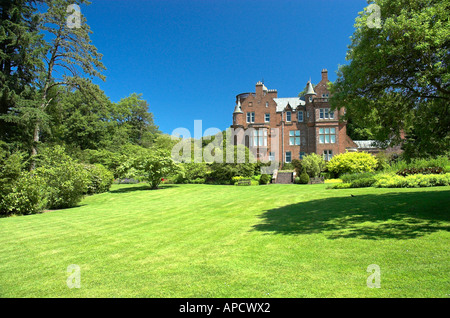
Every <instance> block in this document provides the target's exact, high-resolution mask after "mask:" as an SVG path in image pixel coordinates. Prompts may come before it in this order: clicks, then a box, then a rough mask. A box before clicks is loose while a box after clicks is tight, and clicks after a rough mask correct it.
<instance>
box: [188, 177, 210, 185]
mask: <svg viewBox="0 0 450 318" xmlns="http://www.w3.org/2000/svg"><path fill="white" fill-rule="evenodd" d="M205 182H206V179H205V178H195V179H193V180H191V181H190V183H192V184H204V183H205Z"/></svg>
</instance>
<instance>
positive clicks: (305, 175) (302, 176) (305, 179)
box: [299, 170, 310, 184]
mask: <svg viewBox="0 0 450 318" xmlns="http://www.w3.org/2000/svg"><path fill="white" fill-rule="evenodd" d="M299 178H300V180H299V184H308V183H309V181H310V179H309V175H308V173H306V170H303V172H302V173H301V174H300V177H299Z"/></svg>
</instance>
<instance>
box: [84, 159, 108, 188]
mask: <svg viewBox="0 0 450 318" xmlns="http://www.w3.org/2000/svg"><path fill="white" fill-rule="evenodd" d="M84 168H85V170H86V171H87V173H88V183H87V187H86V191H85V193H86V194H96V193H103V192H108V191H109V189H110V188H111V185H112V183H113V182H114V174H113V173H112V172H110V171H109V170H108V169H106V168H105V167H104V166H102V165H101V164H95V165H85V166H84Z"/></svg>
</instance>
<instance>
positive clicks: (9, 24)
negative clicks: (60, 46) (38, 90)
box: [0, 0, 42, 148]
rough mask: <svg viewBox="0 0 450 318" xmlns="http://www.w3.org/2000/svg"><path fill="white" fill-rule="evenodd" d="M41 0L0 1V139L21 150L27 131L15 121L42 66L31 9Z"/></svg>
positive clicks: (33, 12) (35, 16)
mask: <svg viewBox="0 0 450 318" xmlns="http://www.w3.org/2000/svg"><path fill="white" fill-rule="evenodd" d="M38 2H41V1H27V0H2V1H1V2H0V136H1V137H2V139H3V140H5V141H8V142H15V143H17V144H18V146H19V147H21V148H22V146H23V141H24V140H26V137H27V136H28V137H29V133H30V132H29V130H28V129H27V127H26V126H24V125H21V126H20V124H21V123H20V122H19V121H18V120H17V119H18V117H17V116H16V113H17V106H18V104H19V103H21V102H23V100H29V99H31V98H32V97H33V93H34V91H33V90H32V89H31V88H32V84H33V83H34V81H35V80H36V78H37V72H38V70H39V67H40V66H41V65H42V61H41V59H40V57H41V54H42V36H41V35H40V34H39V30H38V23H39V19H38V14H37V11H36V8H35V6H34V4H35V3H38Z"/></svg>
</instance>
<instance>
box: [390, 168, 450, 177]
mask: <svg viewBox="0 0 450 318" xmlns="http://www.w3.org/2000/svg"><path fill="white" fill-rule="evenodd" d="M443 173H444V169H443V168H441V167H428V168H419V169H417V168H406V169H402V170H400V171H398V172H397V174H398V175H399V176H402V177H406V176H409V175H413V174H443Z"/></svg>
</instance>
